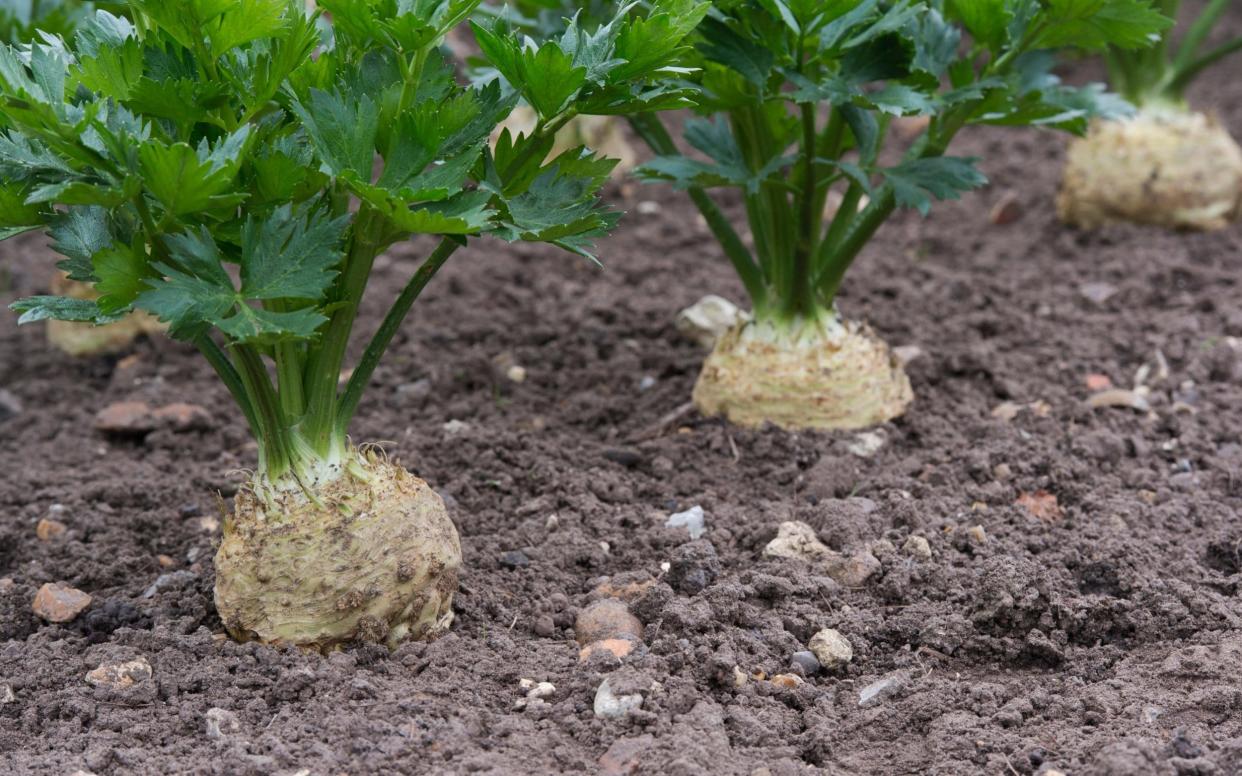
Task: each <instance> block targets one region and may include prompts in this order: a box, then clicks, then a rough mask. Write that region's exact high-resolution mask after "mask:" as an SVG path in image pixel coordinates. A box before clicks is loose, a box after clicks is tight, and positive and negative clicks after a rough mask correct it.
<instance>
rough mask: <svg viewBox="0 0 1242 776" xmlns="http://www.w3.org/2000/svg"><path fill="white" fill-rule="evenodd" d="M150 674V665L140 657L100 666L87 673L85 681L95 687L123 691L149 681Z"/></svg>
mask: <svg viewBox="0 0 1242 776" xmlns="http://www.w3.org/2000/svg"><path fill="white" fill-rule="evenodd" d="M151 673H152V672H151V664H150V663H148V662H147V661H146V659H145V658H141V657H140V658H138V659H136V660H129V661H126V662H124V663H114V664H111V665H102V666H100V667H99V668H96V669H95V670H93V671H91V672H89V673H88V674H87V675H86V681H87V683H88V684H93V685H94V686H96V687H107V688H109V689H112V690H124V689H126V688H129V687H133V686H134V685H135V684H140V683H142V682H145V681H147V680H149V679H150V678H151Z"/></svg>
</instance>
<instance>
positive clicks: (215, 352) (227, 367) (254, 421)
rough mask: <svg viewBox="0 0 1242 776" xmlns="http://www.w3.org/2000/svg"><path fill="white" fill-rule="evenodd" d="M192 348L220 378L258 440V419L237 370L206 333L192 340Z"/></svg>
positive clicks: (259, 430)
mask: <svg viewBox="0 0 1242 776" xmlns="http://www.w3.org/2000/svg"><path fill="white" fill-rule="evenodd" d="M194 346H195V347H197V348H198V350H199V352H200V353H202V354H203V356H205V357H206V358H207V363H209V364H211V366H212V368H213V369H215V370H216V374H217V375H219V376H220V380H221V382H223V383H224V387H226V388H228V389H229V394H230V395H231V396H232V397H233V401H235V402H237V406H238V407H240V408H241V411H242V414H243V415H245V416H246V423H247V424H249V426H250V433H251V434H252V435H253V436H254V437H255V438H258V436H259V435H260V433H261V429H260V426H259V421H258V417H257V416H256V415H255V412H254V404H253V402H251V400H250V395H249V394H248V393H247V392H246V386H245V385H244V384H243V382H242V378H241V375H240V374H238V372H237V368H236V367H234V366H233V362H231V361H229V357H228V356H227V355H226V354H225V352H224V351H223V350H221V349H220V346H219V345H217V344H216V342H215V340H213V339H212V338H211V337H210V336H209V335H208V334H206V333H203V334H200V335H199V336H197V337H195V338H194Z"/></svg>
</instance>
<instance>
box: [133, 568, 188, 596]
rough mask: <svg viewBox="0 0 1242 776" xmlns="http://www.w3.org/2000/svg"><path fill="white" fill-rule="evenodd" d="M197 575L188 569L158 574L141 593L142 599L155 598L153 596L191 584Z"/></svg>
mask: <svg viewBox="0 0 1242 776" xmlns="http://www.w3.org/2000/svg"><path fill="white" fill-rule="evenodd" d="M196 579H198V575H197V574H195V573H194V572H193V571H190V570H189V569H181V570H180V571H170V572H169V573H167V574H160V575H159V576H158V577H156V578H155V581H154V582H152V583H151V584H150V585H148V586H147V589H146V590H144V591H142V597H143V598H155V596H156V595H157V594H159V593H161V592H163V591H165V590H171V589H174V588H178V587H183V586H186V585H189V584H192V583H193V582H194V581H195V580H196Z"/></svg>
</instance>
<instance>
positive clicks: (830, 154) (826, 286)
mask: <svg viewBox="0 0 1242 776" xmlns="http://www.w3.org/2000/svg"><path fill="white" fill-rule="evenodd" d="M1162 24H1163V17H1161V16H1160V15H1159V14H1158V13H1157V12H1156V11H1155V10H1154V9H1153V8H1151V6H1150V4H1149V3H1148V2H1147V0H1092V1H1091V2H1087V3H1084V2H1080V1H1079V0H949V1H948V2H940V1H939V0H891V1H884V2H881V0H830V1H829V2H823V1H822V0H759V1H758V2H741V1H739V0H721V1H720V2H717V3H716V4H715V6H714V7H713V10H712V11H711V13H710V14H709V15H708V17H707V18H706V20H705V21H704V22H703V23H702V24H701V25H700V27H699V29H698V31H697V36H696V46H695V56H693V57H690V58H688V60H687V61H686V63H687V64H689V65H690V66H692V67H693V68H694V69H695V70H696V71H697V75H695V76H694V77H692V79H691V83H692V84H693V86H694V89H695V90H696V108H697V110H698V111H700V112H701V113H703V114H706V116H705V117H702V118H698V119H695V120H692V121H690V122H689V123H688V124H687V125H686V129H685V140H686V142H687V143H688V144H689V145H690V146H691V147H692V148H693V153H682V152H680V151H679V150H678V148H677V147H676V146H675V145H674V142H673V139H672V137H671V135H670V133H669V132H668V131H667V129H666V128H665V126H664V125H663V124H662V123H661V120H660V119H659V117H657V116H654V115H643V116H638V117H635V118H633V119H631V120H632V122H633V123H634V125H635V127H636V128H637V130H638V131H639V133H640V135H641V136H642V137H643V138H644V140H645V141H646V142H647V143H648V144H649V145H650V146H651V147H652V149H654V151H655V152H656V153H657V154H658V156H657V158H656V159H654V160H653V161H651V162H650V163H648V164H646V165H645V166H643V167H642V168H640V170H639V174H640V175H642V176H644V177H646V178H647V179H651V180H663V181H671V182H672V183H673V184H674V185H675V186H677V187H679V188H683V189H686V190H687V191H688V192H689V195H690V197H691V198H692V199H693V201H694V203H695V204H696V205H697V206H698V208H699V210H700V211H701V212H702V215H703V216H704V218H705V219H706V221H707V224H708V226H709V227H710V228H711V230H712V232H713V233H714V235H715V236H716V238H717V239H718V240H719V242H720V244H721V248H722V249H723V251H724V253H725V255H726V256H727V257H728V258H729V260H730V261H731V262H732V264H733V267H734V268H735V269H736V271H737V274H738V276H739V277H740V278H741V281H742V284H743V285H744V286H745V288H746V292H747V294H748V295H749V297H750V302H751V305H752V316H753V317H752V320H750V321H749V322H747V323H745V324H743V325H741V326H739V327H737V328H735V329H734V330H733V331H732V332H730V333H729V334H727V335H725V336H724V337H722V338H721V339H720V340H719V341H718V342H717V344H716V347H715V349H714V351H713V352H712V354H711V355H710V356H709V358H708V360H707V362H706V364H705V365H704V368H703V371H702V373H701V375H700V377H699V380H698V383H697V385H696V386H695V391H694V399H695V402H696V403H697V405H698V406H699V408H700V409H701V410H702V411H704V412H705V413H707V414H724V415H726V416H727V417H728V418H729V419H731V420H733V421H735V422H737V423H740V424H744V425H756V424H759V423H762V422H764V421H769V422H773V423H775V424H778V425H780V426H784V427H789V428H806V427H814V428H856V427H863V426H868V425H872V424H875V423H879V422H883V421H885V420H888V419H890V418H892V417H895V416H897V415H899V414H901V413H902V412H903V411H904V409H905V407H906V406H907V404H908V403H909V401H910V400H911V389H910V384H909V381H908V380H907V378H906V376H905V374H904V373H903V371H902V369H901V367H900V365H899V364H898V363H897V362H896V360H895V359H894V358H893V357H892V355H891V354H890V352H889V349H888V347H887V346H886V345H885V344H884V343H883V342H882V341H880V340H879V339H878V338H877V337H875V336H874V335H873V334H872V333H871V332H870V330H869V329H867V328H866V327H864V326H861V325H857V324H854V323H851V322H848V321H845V320H843V319H841V318H839V317H838V315H837V311H836V306H835V305H836V299H837V294H838V291H839V290H840V288H841V284H842V282H843V280H844V279H845V275H846V272H847V271H848V270H849V269H850V267H851V266H852V265H853V263H854V261H855V259H857V258H858V256H859V254H860V252H861V251H862V250H863V248H864V247H865V246H866V245H867V243H868V241H870V239H871V238H872V236H873V235H875V233H876V231H877V230H878V229H879V228H880V227H881V226H882V225H883V224H884V223H885V222H886V221H887V220H888V219H889V217H890V216H892V214H893V213H894V212H895V211H896V210H897V209H898V208H914V209H916V210H918V211H920V212H922V213H924V214H926V213H927V212H928V210H929V208H930V207H931V205H932V203H933V201H935V200H942V199H955V198H957V197H959V196H960V195H961V194H962V193H963V192H965V191H969V190H971V189H974V188H976V187H978V186H981V185H983V184H984V182H985V179H984V176H983V175H982V174H981V173H980V172H979V170H978V169H977V168H976V164H975V162H976V160H974V159H970V158H963V157H957V156H951V155H948V154H947V151H948V149H949V146H950V143H951V141H952V140H953V138H954V136H955V135H957V133H958V132H959V131H961V130H962V128H963V127H966V126H969V125H972V124H993V125H1010V126H1025V125H1036V126H1042V127H1049V128H1054V129H1061V130H1068V131H1071V132H1082V131H1084V130H1085V129H1086V127H1087V123H1088V121H1089V120H1090V119H1091V118H1092V117H1094V116H1097V115H1101V114H1105V113H1109V112H1114V111H1117V110H1120V109H1121V108H1122V107H1123V106H1122V105H1121V103H1120V101H1118V100H1116V99H1114V98H1112V97H1110V96H1108V95H1104V94H1102V92H1101V90H1100V89H1099V88H1098V87H1094V86H1092V87H1085V88H1072V87H1068V86H1065V85H1063V84H1061V83H1060V82H1059V81H1058V79H1057V78H1055V77H1054V76H1053V75H1052V74H1051V73H1050V67H1051V65H1052V64H1053V57H1052V54H1051V53H1050V52H1051V51H1052V50H1055V49H1058V48H1061V47H1065V46H1077V47H1080V48H1084V49H1090V50H1099V49H1102V48H1104V47H1106V46H1110V45H1111V46H1116V47H1120V48H1140V47H1142V46H1146V45H1148V44H1149V43H1150V42H1151V39H1152V35H1153V34H1154V33H1155V32H1157V31H1159V30H1160V29H1162ZM965 32H968V33H969V35H966V34H964V33H965ZM898 117H923V119H924V120H925V121H926V122H927V123H926V129H924V130H923V131H922V133H921V134H920V135H919V136H918V138H917V140H915V141H914V142H913V143H912V144H910V145H909V147H907V148H905V149H894V148H888V147H887V146H888V144H887V140H888V138H889V136H890V133H889V130H890V128H891V126H892V124H893V121H894V120H895V119H897V118H898ZM719 188H727V189H734V190H737V191H738V192H739V193H740V196H741V199H742V201H743V203H744V208H745V215H746V221H747V224H748V226H749V236H750V238H751V242H752V243H753V247H752V245H748V243H747V241H746V240H744V239H743V238H742V236H741V235H740V234H739V231H738V230H737V229H736V228H735V227H734V225H733V224H731V223H730V222H729V220H728V219H727V218H726V217H725V216H724V214H723V213H722V211H721V210H720V208H719V207H718V205H717V204H716V202H715V201H714V200H713V198H712V196H711V195H710V194H709V193H708V190H709V189H719ZM834 189H835V190H836V191H837V192H839V203H837V204H836V206H835V209H833V208H828V209H829V210H831V212H830V213H826V212H825V210H826V205H828V204H829V203H831V202H832V200H831V199H830V192H832V191H833V190H834Z"/></svg>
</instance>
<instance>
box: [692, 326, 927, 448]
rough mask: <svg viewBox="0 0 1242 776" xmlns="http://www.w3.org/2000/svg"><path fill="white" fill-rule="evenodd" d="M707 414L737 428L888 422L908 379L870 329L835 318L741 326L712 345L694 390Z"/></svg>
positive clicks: (905, 394) (905, 398)
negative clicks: (798, 324) (789, 324)
mask: <svg viewBox="0 0 1242 776" xmlns="http://www.w3.org/2000/svg"><path fill="white" fill-rule="evenodd" d="M693 398H694V403H695V406H696V407H698V409H699V411H700V412H702V413H703V414H704V415H724V416H725V417H726V418H728V419H729V420H730V421H731V422H733V423H736V424H738V425H739V426H749V427H754V426H759V425H761V424H763V423H765V422H767V423H772V424H774V425H776V426H779V427H781V428H784V429H789V430H798V429H820V430H832V429H858V428H866V427H868V426H874V425H877V424H880V423H884V422H887V421H889V420H892V419H893V418H895V417H898V416H900V415H901V414H902V413H904V412H905V410H906V407H908V406H909V404H910V402H911V401H913V399H914V393H913V391H912V390H911V388H910V380H909V378H907V377H906V373H905V371H904V370H903V369H902V368H901V365H900V364H899V363H898V362H897V359H896V358H895V357H894V356H893V354H892V352H891V351H890V350H889V348H888V345H887V344H886V343H885V342H884V341H883V340H881V339H880V338H879V337H877V336H876V335H875V333H874V332H872V331H871V329H870V328H869V327H867V326H866V325H863V324H857V323H853V322H849V321H846V322H842V321H838V320H836V319H829V320H826V321H821V322H819V323H818V324H814V325H809V326H803V327H802V328H801V330H798V329H790V328H787V327H778V326H773V325H772V324H769V323H756V322H746V323H742V324H740V325H738V326H736V327H734V328H733V329H731V330H730V331H729V332H728V333H726V334H725V335H724V336H723V337H721V338H720V340H718V341H717V343H716V347H715V348H714V349H713V350H712V352H711V355H709V356H708V357H707V361H705V362H704V364H703V371H702V372H700V373H699V379H698V382H696V383H695V386H694V394H693Z"/></svg>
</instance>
